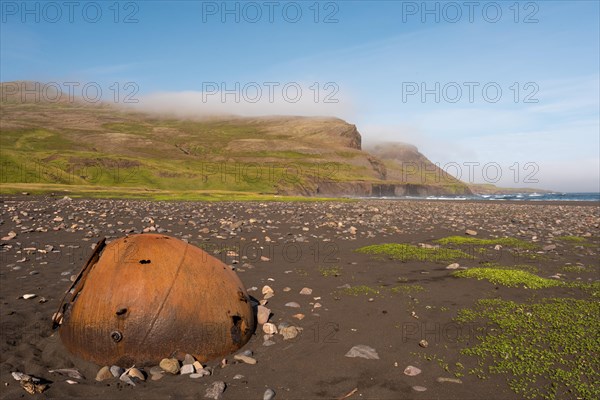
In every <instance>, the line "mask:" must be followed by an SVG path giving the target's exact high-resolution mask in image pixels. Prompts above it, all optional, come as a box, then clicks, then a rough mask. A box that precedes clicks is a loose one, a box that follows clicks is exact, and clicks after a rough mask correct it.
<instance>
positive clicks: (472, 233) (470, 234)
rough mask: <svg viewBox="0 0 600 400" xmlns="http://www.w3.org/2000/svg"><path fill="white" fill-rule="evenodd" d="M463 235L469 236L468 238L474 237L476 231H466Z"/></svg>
mask: <svg viewBox="0 0 600 400" xmlns="http://www.w3.org/2000/svg"><path fill="white" fill-rule="evenodd" d="M465 234H467V235H469V236H476V235H477V231H474V230H472V229H467V230H466V231H465Z"/></svg>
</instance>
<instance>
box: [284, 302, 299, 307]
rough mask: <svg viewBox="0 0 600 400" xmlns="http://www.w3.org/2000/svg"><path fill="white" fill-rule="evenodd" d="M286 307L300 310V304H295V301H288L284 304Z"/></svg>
mask: <svg viewBox="0 0 600 400" xmlns="http://www.w3.org/2000/svg"><path fill="white" fill-rule="evenodd" d="M285 306H286V307H292V308H300V304H298V303H296V302H295V301H290V302H289V303H285Z"/></svg>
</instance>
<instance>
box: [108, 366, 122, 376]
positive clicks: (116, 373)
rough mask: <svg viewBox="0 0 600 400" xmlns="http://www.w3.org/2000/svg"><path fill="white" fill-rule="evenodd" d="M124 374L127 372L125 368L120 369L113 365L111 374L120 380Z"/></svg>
mask: <svg viewBox="0 0 600 400" xmlns="http://www.w3.org/2000/svg"><path fill="white" fill-rule="evenodd" d="M123 372H125V370H124V369H123V368H121V367H119V366H118V365H113V366H112V367H110V373H111V374H112V376H114V377H115V378H118V377H120V376H121V375H123Z"/></svg>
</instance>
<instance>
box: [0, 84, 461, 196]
mask: <svg viewBox="0 0 600 400" xmlns="http://www.w3.org/2000/svg"><path fill="white" fill-rule="evenodd" d="M15 87H27V88H28V89H30V88H31V87H34V88H35V83H33V82H7V83H3V84H1V86H0V89H1V90H2V93H1V95H2V96H1V103H0V106H1V113H0V163H1V172H0V179H1V182H2V188H1V190H2V193H10V192H15V191H31V192H49V191H68V192H70V193H72V194H75V195H77V194H82V195H97V196H129V197H155V198H200V197H203V196H206V195H207V194H213V195H216V194H219V193H220V194H221V196H223V197H227V196H230V195H236V194H237V195H240V194H244V195H260V194H263V195H269V196H272V195H296V196H319V197H323V196H335V197H337V196H380V195H403V194H420V195H425V194H465V193H470V190H469V188H468V187H467V186H466V185H465V184H463V183H462V182H460V181H457V180H456V179H454V178H452V177H450V176H447V175H445V174H441V173H440V172H439V171H438V172H436V170H435V167H432V165H433V164H431V163H430V162H429V160H427V159H426V158H425V157H424V156H422V155H421V154H420V153H418V151H417V150H416V148H406V147H405V146H404V145H397V147H396V149H397V150H398V154H404V157H406V158H407V160H406V161H407V162H406V163H404V162H402V157H400V159H399V158H398V154H396V155H395V156H394V154H391V155H390V154H389V151H388V152H387V153H381V152H380V153H381V154H380V153H378V152H377V151H374V153H368V152H366V151H363V150H361V136H360V134H359V132H358V131H357V129H356V127H355V126H354V125H351V124H348V123H346V122H345V121H342V120H340V119H337V118H309V117H261V118H242V117H231V116H227V117H211V118H203V119H198V120H189V119H187V120H184V119H175V118H169V117H162V116H161V117H158V116H156V115H151V114H144V113H140V112H134V111H131V110H127V109H123V108H118V107H116V106H114V105H108V104H89V103H85V102H83V101H80V100H77V99H75V100H71V101H70V100H69V99H67V98H66V95H65V94H62V93H58V94H56V95H55V96H53V97H52V99H53V100H52V101H43V98H44V96H40V97H36V96H34V95H31V93H30V94H29V95H28V96H23V94H22V93H21V92H19V91H15ZM28 93H29V92H28ZM40 100H42V101H40ZM402 149H403V150H402ZM388 150H389V149H388ZM411 157H412V158H411ZM414 157H416V158H417V159H418V161H419V162H413V161H414V160H413V158H414ZM440 178H441V179H440Z"/></svg>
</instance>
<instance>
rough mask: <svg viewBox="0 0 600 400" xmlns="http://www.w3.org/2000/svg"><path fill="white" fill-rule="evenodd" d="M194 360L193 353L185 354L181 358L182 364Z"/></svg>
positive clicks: (190, 362)
mask: <svg viewBox="0 0 600 400" xmlns="http://www.w3.org/2000/svg"><path fill="white" fill-rule="evenodd" d="M195 361H196V359H195V358H194V356H193V355H191V354H186V355H185V357H184V358H183V365H188V364H193V363H194V362H195Z"/></svg>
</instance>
